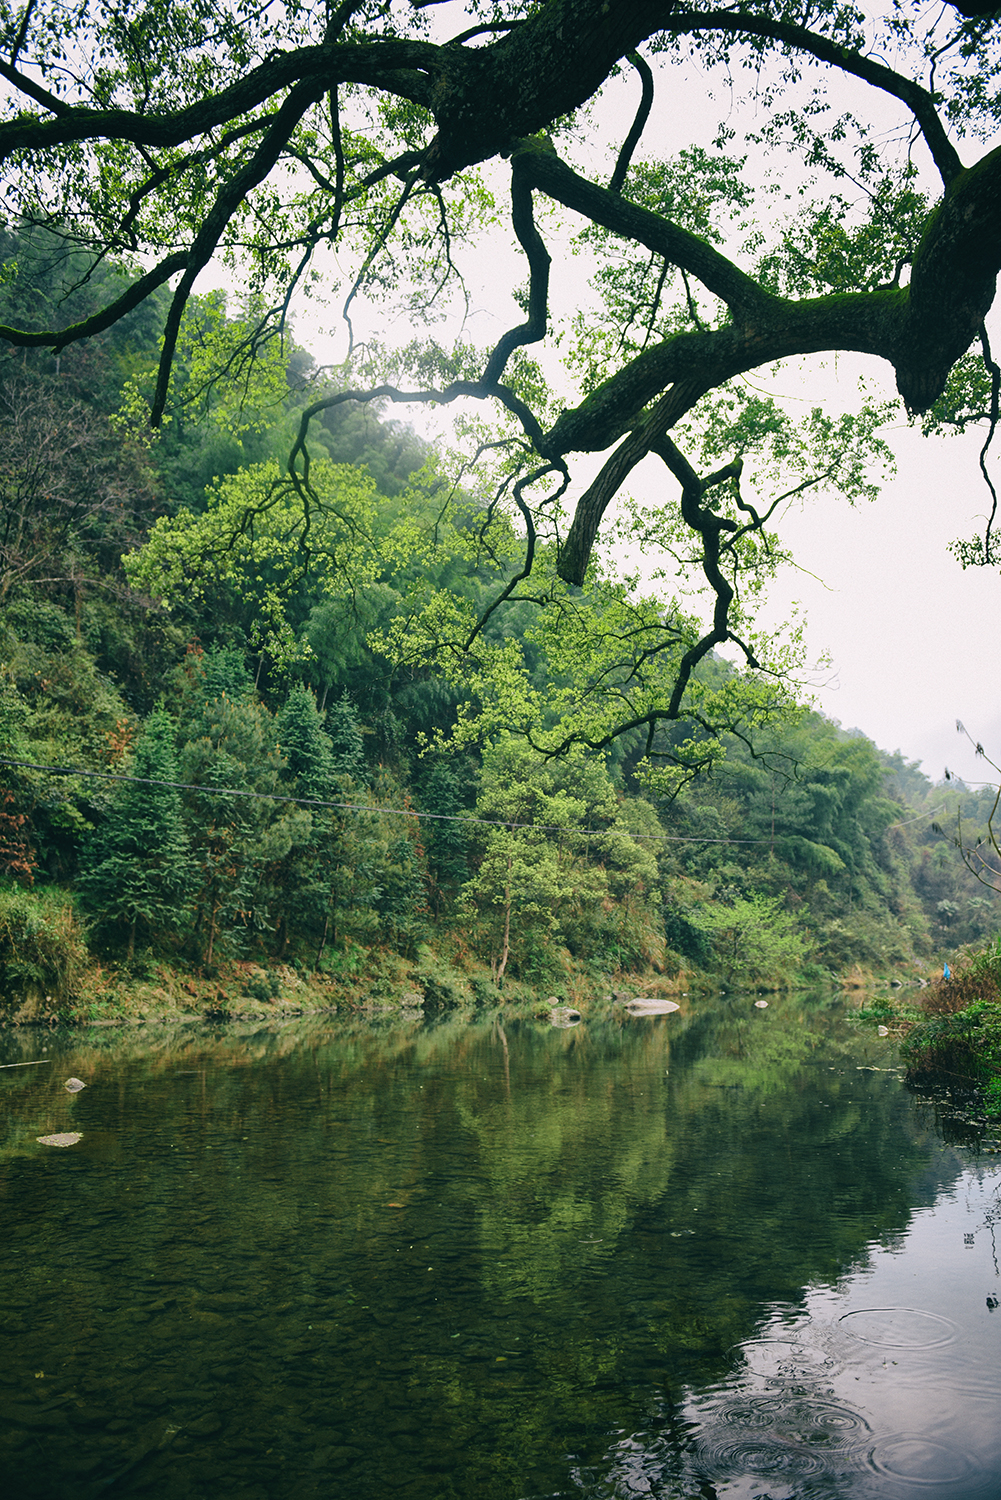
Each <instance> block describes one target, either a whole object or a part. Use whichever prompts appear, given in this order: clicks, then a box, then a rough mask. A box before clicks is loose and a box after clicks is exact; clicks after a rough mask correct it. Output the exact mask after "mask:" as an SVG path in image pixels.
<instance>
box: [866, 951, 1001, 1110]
mask: <svg viewBox="0 0 1001 1500" xmlns="http://www.w3.org/2000/svg"><path fill="white" fill-rule="evenodd" d="M862 1019H863V1020H864V1021H866V1022H868V1023H869V1024H870V1025H873V1026H876V1027H877V1028H878V1029H879V1030H880V1031H881V1032H882V1033H883V1034H884V1035H886V1034H894V1035H896V1036H898V1037H899V1038H900V1051H901V1056H902V1058H903V1060H904V1062H905V1064H906V1067H907V1080H908V1082H909V1083H912V1084H914V1085H916V1086H918V1087H921V1088H936V1087H939V1088H941V1089H944V1090H945V1091H946V1092H947V1093H959V1094H964V1095H968V1094H970V1093H971V1092H972V1093H974V1094H975V1095H977V1096H978V1107H982V1110H983V1113H984V1115H985V1116H986V1117H987V1118H988V1119H1001V938H999V939H996V940H995V942H994V943H993V944H992V945H991V946H990V947H988V948H986V949H983V950H981V951H980V952H973V953H965V954H963V955H962V956H961V957H960V958H959V960H958V961H957V962H956V963H955V965H954V967H953V968H952V969H951V970H950V971H949V973H948V976H947V977H946V976H943V977H942V978H940V979H938V980H937V981H936V983H935V984H934V985H932V986H931V987H930V988H929V989H928V990H926V991H922V993H921V995H920V997H918V998H917V999H916V1000H915V999H914V998H912V997H910V996H904V995H898V996H894V997H892V998H890V997H887V996H881V997H879V998H878V999H876V1000H875V1002H874V1003H873V1004H871V1005H870V1006H869V1007H868V1008H867V1009H866V1011H865V1014H864V1015H863V1017H862Z"/></svg>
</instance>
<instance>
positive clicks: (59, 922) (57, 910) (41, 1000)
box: [0, 886, 88, 1020]
mask: <svg viewBox="0 0 1001 1500" xmlns="http://www.w3.org/2000/svg"><path fill="white" fill-rule="evenodd" d="M87 957H88V955H87V945H86V943H85V941H84V933H83V927H82V926H81V924H80V921H79V919H78V917H77V915H76V912H75V911H74V910H73V903H72V901H71V900H70V898H69V896H68V895H67V894H66V893H65V892H61V891H53V890H46V889H44V888H43V889H41V890H39V889H35V890H23V889H21V888H19V887H17V886H8V887H2V888H0V996H2V997H3V1000H2V1003H3V1005H4V1007H5V1009H7V1010H8V1011H9V1012H11V1013H14V1012H15V1011H17V1012H20V1019H22V1020H34V1019H36V1018H37V1017H40V1016H41V1015H43V1014H50V1013H52V1011H53V1010H54V1008H55V1007H57V1006H59V1005H60V1004H62V1003H63V1002H64V1001H66V1000H68V999H69V998H70V997H71V996H72V994H73V992H74V989H75V987H76V985H77V983H78V981H79V979H80V976H81V975H82V973H83V971H84V968H85V966H86V964H87Z"/></svg>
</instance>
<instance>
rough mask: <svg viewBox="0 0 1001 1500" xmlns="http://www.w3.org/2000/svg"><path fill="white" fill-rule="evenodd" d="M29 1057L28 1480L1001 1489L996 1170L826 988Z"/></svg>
mask: <svg viewBox="0 0 1001 1500" xmlns="http://www.w3.org/2000/svg"><path fill="white" fill-rule="evenodd" d="M43 1047H44V1048H48V1052H47V1054H45V1055H46V1056H48V1057H49V1058H50V1059H51V1063H50V1065H47V1066H43V1067H37V1068H36V1067H31V1068H14V1069H6V1070H4V1071H0V1124H2V1126H3V1140H4V1141H5V1144H4V1145H3V1147H2V1148H0V1225H2V1229H3V1233H2V1240H0V1340H2V1350H3V1355H2V1359H0V1478H2V1479H3V1481H4V1484H5V1487H6V1488H7V1491H8V1492H9V1493H13V1494H16V1495H18V1496H19V1497H21V1496H23V1497H25V1500H35V1497H38V1500H63V1497H66V1500H70V1497H72V1500H80V1497H82V1500H90V1497H94V1500H96V1497H98V1496H103V1495H105V1494H107V1495H110V1496H112V1497H116V1496H123V1497H124V1496H128V1495H139V1494H143V1493H146V1494H150V1495H155V1496H157V1497H160V1496H163V1497H170V1500H174V1497H177V1500H184V1497H191V1500H196V1497H197V1500H202V1497H206V1500H207V1497H209V1496H215V1495H227V1496H230V1495H231V1496H234V1497H239V1500H251V1497H253V1500H285V1497H296V1500H298V1497H300V1496H302V1497H311V1496H325V1497H329V1496H331V1495H333V1494H336V1495H337V1496H338V1497H345V1500H375V1497H383V1496H386V1495H389V1494H396V1493H398V1494H400V1495H401V1496H405V1497H408V1500H409V1497H412V1500H453V1497H454V1500H529V1497H531V1500H535V1497H541V1496H555V1495H559V1496H578V1497H593V1500H613V1497H615V1500H625V1497H632V1496H656V1497H661V1500H682V1497H684V1500H688V1497H701V1500H712V1497H713V1496H714V1495H715V1496H718V1497H723V1496H727V1497H748V1500H751V1497H768V1500H794V1497H795V1500H806V1497H814V1496H816V1497H845V1500H849V1497H850V1500H869V1497H874V1500H875V1497H887V1500H916V1497H919V1496H920V1497H930V1500H979V1497H984V1500H987V1497H993V1496H995V1495H996V1494H997V1493H998V1492H999V1490H1001V1422H999V1417H1001V1358H999V1356H1001V1347H999V1344H1001V1308H999V1309H998V1311H997V1312H992V1311H991V1310H990V1309H989V1308H988V1306H987V1301H986V1299H987V1297H988V1296H992V1297H993V1296H995V1295H1001V1292H999V1277H998V1265H997V1258H996V1254H997V1252H996V1248H995V1243H994V1222H995V1218H997V1217H999V1216H1001V1215H999V1202H1001V1199H999V1196H998V1189H999V1184H1001V1178H998V1177H996V1176H995V1175H994V1172H995V1166H994V1163H995V1159H994V1158H986V1159H985V1160H984V1162H982V1163H980V1164H979V1165H978V1164H977V1162H976V1161H974V1160H973V1157H972V1153H970V1152H962V1151H957V1150H955V1149H953V1148H950V1147H948V1146H945V1145H943V1144H942V1142H941V1140H940V1138H939V1136H938V1135H937V1134H936V1132H935V1130H934V1124H933V1120H932V1118H931V1115H930V1112H929V1110H928V1108H927V1107H926V1106H923V1105H921V1104H920V1103H918V1102H916V1101H914V1100H913V1099H912V1098H911V1097H910V1096H909V1095H908V1094H907V1093H906V1092H905V1091H904V1090H903V1088H902V1087H901V1084H900V1080H899V1075H898V1074H897V1072H896V1071H895V1064H896V1053H895V1047H894V1044H893V1043H892V1041H889V1042H887V1041H880V1040H879V1039H877V1038H875V1037H872V1036H870V1035H868V1034H864V1033H859V1032H857V1031H855V1030H853V1029H852V1028H850V1027H849V1026H847V1024H846V1023H845V1019H844V1016H843V1012H842V1007H841V1002H840V1001H839V1000H831V999H830V998H826V999H813V1000H804V999H803V998H802V997H797V998H795V999H789V1000H778V999H775V1000H772V1002H771V1004H770V1006H769V1008H768V1009H767V1010H756V1009H755V1008H754V1006H753V997H749V996H747V997H744V996H727V997H725V998H720V999H718V1000H715V1001H712V1002H704V1003H701V1004H700V1005H699V1006H697V1007H695V1008H693V1009H692V1010H691V1011H686V1012H684V1013H682V1014H679V1015H672V1016H660V1017H643V1018H630V1017H625V1016H620V1017H617V1018H615V1019H598V1020H593V1021H589V1022H586V1023H584V1024H582V1025H581V1026H578V1027H575V1028H573V1029H571V1030H560V1029H555V1028H550V1027H548V1026H547V1025H545V1024H544V1023H537V1022H522V1023H515V1022H511V1021H507V1022H501V1023H499V1022H497V1021H496V1020H491V1021H488V1022H483V1023H480V1024H476V1023H474V1024H471V1025H470V1024H466V1023H458V1022H454V1021H450V1020H449V1019H448V1018H444V1019H439V1020H436V1019H435V1018H428V1019H427V1020H422V1019H421V1018H420V1017H415V1016H410V1017H405V1016H401V1015H399V1014H396V1015H393V1016H387V1017H368V1018H352V1019H346V1020H343V1021H341V1020H335V1021H330V1020H326V1019H325V1020H324V1021H323V1022H322V1023H321V1022H319V1021H317V1020H311V1021H308V1022H307V1021H304V1022H301V1023H297V1024H296V1025H293V1026H285V1027H280V1028H279V1027H276V1028H274V1029H270V1030H269V1029H263V1030H261V1029H259V1030H251V1029H248V1028H240V1027H238V1026H234V1027H223V1028H211V1027H198V1026H195V1027H188V1028H184V1029H182V1030H179V1031H175V1032H166V1031H158V1030H156V1029H154V1028H151V1027H144V1028H131V1029H129V1030H128V1031H127V1032H124V1033H123V1032H117V1031H108V1030H105V1031H95V1032H92V1033H87V1034H81V1033H76V1034H74V1035H51V1034H49V1033H47V1032H40V1031H38V1032H35V1031H31V1032H23V1033H19V1034H16V1035H15V1034H12V1033H5V1034H0V1053H2V1054H3V1055H0V1062H16V1061H22V1060H29V1059H35V1058H39V1057H40V1056H42V1048H43ZM71 1076H75V1077H77V1078H79V1079H81V1080H83V1081H84V1082H85V1083H86V1084H87V1087H86V1088H85V1089H84V1090H83V1091H82V1092H80V1093H78V1094H76V1095H70V1094H69V1093H67V1091H66V1090H65V1088H64V1086H63V1085H64V1081H65V1079H67V1078H69V1077H71ZM59 1132H79V1133H80V1135H81V1139H80V1141H79V1142H78V1143H77V1144H76V1145H74V1146H71V1147H68V1148H65V1149H61V1148H58V1147H50V1146H45V1145H40V1144H38V1143H37V1140H36V1137H38V1136H42V1135H48V1134H53V1133H59Z"/></svg>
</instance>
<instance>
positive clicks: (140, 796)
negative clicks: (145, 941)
mask: <svg viewBox="0 0 1001 1500" xmlns="http://www.w3.org/2000/svg"><path fill="white" fill-rule="evenodd" d="M132 775H133V776H134V777H135V778H136V779H135V780H133V781H128V782H126V783H124V785H123V787H122V790H121V792H120V793H119V795H118V797H117V798H116V800H115V802H114V804H113V806H112V808H111V811H110V812H109V814H108V816H107V818H106V819H105V821H104V823H103V824H102V825H101V826H100V828H99V829H98V830H97V831H96V833H95V834H94V836H93V838H92V839H91V842H90V846H89V848H88V849H87V850H86V851H85V856H84V861H83V863H84V868H83V870H82V873H81V875H80V878H79V881H78V886H77V889H78V891H79V894H80V899H81V901H82V902H83V904H84V906H85V907H87V908H89V910H90V911H91V912H93V913H94V915H95V916H96V917H97V919H98V922H99V923H100V925H101V926H117V927H123V926H125V927H127V928H128V957H129V958H130V959H131V958H132V955H133V953H134V951H135V944H136V935H137V932H138V931H140V930H141V931H142V933H143V935H144V936H147V937H148V938H150V939H151V940H153V941H157V940H162V939H163V938H164V937H165V936H166V935H167V934H170V933H173V932H176V931H177V928H178V926H179V921H180V919H182V916H183V911H184V907H185V902H186V898H187V895H188V893H189V891H190V889H191V881H192V869H191V859H190V853H189V848H188V840H187V837H186V835H185V832H184V826H183V822H182V818H181V799H180V796H179V794H178V791H177V789H176V787H174V786H171V785H169V784H166V783H170V782H172V781H176V779H177V765H176V762H175V759H174V726H173V724H172V722H171V719H170V716H169V715H168V714H167V713H165V712H164V710H163V709H156V710H155V711H154V712H153V713H152V714H151V715H150V717H149V719H148V720H147V721H146V725H145V727H144V729H143V733H142V735H141V737H140V739H139V743H138V745H137V746H136V754H135V760H134V762H133V767H132Z"/></svg>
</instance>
